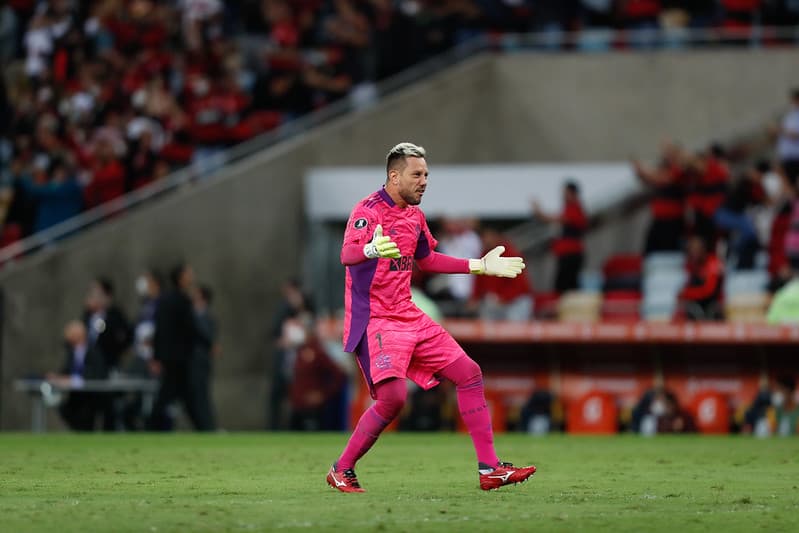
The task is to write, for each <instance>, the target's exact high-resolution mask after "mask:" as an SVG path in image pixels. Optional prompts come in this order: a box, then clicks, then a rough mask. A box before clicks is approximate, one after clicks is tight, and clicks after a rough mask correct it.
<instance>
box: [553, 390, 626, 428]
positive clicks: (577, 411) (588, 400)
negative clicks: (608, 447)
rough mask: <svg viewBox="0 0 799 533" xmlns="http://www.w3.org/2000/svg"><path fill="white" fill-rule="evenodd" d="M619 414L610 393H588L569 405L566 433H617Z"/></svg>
mask: <svg viewBox="0 0 799 533" xmlns="http://www.w3.org/2000/svg"><path fill="white" fill-rule="evenodd" d="M618 413H619V410H618V407H617V406H616V401H615V400H614V398H613V396H612V395H611V394H610V393H608V392H603V391H591V392H588V393H587V394H584V395H583V396H582V397H580V398H578V399H577V400H575V401H573V402H571V403H570V404H569V407H568V411H567V416H566V431H568V432H569V433H593V434H613V433H616V431H617V430H618V422H617V419H618Z"/></svg>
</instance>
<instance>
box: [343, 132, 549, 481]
mask: <svg viewBox="0 0 799 533" xmlns="http://www.w3.org/2000/svg"><path fill="white" fill-rule="evenodd" d="M386 173H387V177H386V183H385V185H384V186H383V188H382V189H380V190H379V191H377V192H375V193H374V194H371V195H370V196H368V197H366V198H365V199H363V200H362V201H360V202H359V203H358V204H357V205H356V206H355V208H354V209H353V211H352V213H351V215H350V218H349V221H348V222H347V229H346V231H345V234H344V244H343V246H342V249H341V262H342V263H343V264H344V265H345V266H346V267H347V275H346V285H345V295H344V300H345V311H346V316H345V320H344V349H345V350H346V351H348V352H353V353H354V354H355V355H356V358H357V360H358V365H359V366H360V368H361V372H362V373H363V377H364V379H365V380H366V384H367V386H368V387H369V392H370V394H371V395H372V398H374V399H375V403H374V404H373V405H372V406H371V407H370V408H369V409H367V410H366V412H365V413H364V414H363V415H362V416H361V419H360V420H359V421H358V425H357V427H356V428H355V430H354V431H353V433H352V436H351V437H350V440H349V442H348V443H347V446H346V448H345V449H344V452H343V453H342V454H341V456H340V457H339V458H338V460H337V461H336V462H335V463H333V466H332V467H331V468H330V472H328V475H327V482H328V484H329V485H330V486H331V487H334V488H336V489H338V490H340V491H342V492H363V489H362V488H361V486H360V484H359V483H358V479H357V477H356V476H355V470H354V468H355V463H356V462H357V461H358V459H360V458H361V457H362V456H363V455H364V454H365V453H366V452H367V451H369V449H370V448H371V447H372V446H373V445H374V443H375V442H376V441H377V438H378V437H379V436H380V433H381V432H382V431H383V430H384V429H385V428H386V426H388V425H389V424H390V423H391V421H392V420H394V419H395V418H396V417H397V415H399V413H400V411H401V410H402V407H403V405H404V404H405V397H406V394H407V388H406V385H405V378H406V377H407V378H410V379H412V380H413V381H414V382H415V383H416V384H418V385H419V386H420V387H422V388H423V389H430V388H432V387H434V386H436V385H437V384H438V383H439V379H441V378H444V379H448V380H450V381H452V382H453V383H454V384H455V387H456V391H457V396H458V408H459V411H460V413H461V416H462V417H463V421H464V423H465V425H466V427H467V428H468V430H469V434H470V435H471V438H472V442H473V444H474V448H475V451H476V452H477V461H478V471H479V475H480V488H481V489H483V490H490V489H497V488H499V487H501V486H503V485H510V484H514V483H519V482H522V481H525V480H527V478H529V477H530V476H532V475H533V474H534V473H535V470H536V469H535V467H534V466H528V467H524V468H517V467H514V466H513V465H512V464H510V463H505V462H501V461H500V460H499V459H498V458H497V454H496V452H495V451H494V436H493V430H492V428H491V417H490V414H489V412H488V408H487V406H486V401H485V396H484V393H483V375H482V372H481V370H480V367H479V366H478V365H477V363H475V362H474V361H473V360H472V359H471V358H470V357H469V356H468V355H466V353H465V352H464V351H463V349H462V348H461V347H460V346H459V345H458V343H457V342H455V340H454V339H453V338H452V337H451V336H450V334H449V333H447V332H446V331H445V330H444V329H443V328H442V327H441V326H440V325H439V324H437V323H436V322H433V320H431V319H430V318H429V317H428V316H427V315H425V314H424V313H423V312H422V311H421V310H420V309H419V308H418V307H416V306H415V305H414V304H413V303H412V302H411V290H410V288H411V273H412V269H413V264H414V262H416V264H417V265H419V268H421V269H422V270H426V271H428V272H439V273H449V274H461V273H464V274H465V273H472V274H481V275H489V276H500V277H507V278H514V277H516V276H517V275H519V274H520V273H521V272H522V270H523V269H524V266H525V265H524V261H523V260H522V258H521V257H502V252H504V251H505V248H504V247H502V246H498V247H496V248H494V249H493V250H491V251H490V252H488V253H487V254H486V255H485V256H484V257H483V258H481V259H458V258H455V257H451V256H447V255H444V254H440V253H438V252H436V251H435V247H436V244H437V241H436V240H435V238H433V236H432V234H431V233H430V230H429V229H428V227H427V221H426V220H425V216H424V213H422V211H421V210H420V209H419V208H418V207H416V206H418V205H419V203H420V202H421V201H422V196H423V195H424V192H425V189H426V187H427V176H428V170H427V162H426V161H425V150H424V148H422V147H420V146H416V145H414V144H411V143H400V144H398V145H397V146H395V147H394V148H392V149H391V151H389V153H388V156H387V158H386Z"/></svg>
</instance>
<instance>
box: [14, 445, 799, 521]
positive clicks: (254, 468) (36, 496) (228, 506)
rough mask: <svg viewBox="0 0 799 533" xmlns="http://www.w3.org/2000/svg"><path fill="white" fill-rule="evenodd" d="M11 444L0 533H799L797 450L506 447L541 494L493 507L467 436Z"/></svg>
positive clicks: (496, 495)
mask: <svg viewBox="0 0 799 533" xmlns="http://www.w3.org/2000/svg"><path fill="white" fill-rule="evenodd" d="M345 439H346V435H343V434H277V435H276V434H267V433H264V434H219V435H191V434H179V435H131V434H127V435H47V436H30V435H0V531H3V532H9V533H10V532H15V533H16V532H28V531H47V532H52V531H56V532H58V533H65V532H69V531H80V532H82V533H84V532H90V531H114V532H118V531H136V532H158V533H163V532H168V531H175V532H189V531H213V532H216V531H271V530H278V529H287V530H295V529H296V530H306V531H320V530H345V531H412V532H414V533H416V532H420V531H533V530H536V531H577V530H583V531H598V530H603V531H675V530H680V531H719V530H723V531H725V533H728V532H732V531H756V530H762V531H798V530H799V488H797V487H798V486H799V439H773V440H765V441H761V440H755V439H752V438H746V437H656V438H652V439H644V438H639V437H635V436H619V437H605V438H601V437H597V438H588V437H565V436H551V437H547V438H532V437H529V436H525V435H500V436H498V437H497V448H498V449H499V451H500V453H501V457H502V458H503V459H506V460H511V461H514V462H516V463H526V462H528V461H529V462H533V463H535V464H536V465H537V466H538V468H539V471H538V473H537V474H536V475H535V476H533V478H532V479H531V481H530V482H528V483H526V484H524V485H517V486H512V487H507V488H503V489H502V490H500V491H495V492H488V493H486V492H483V491H480V490H479V489H478V487H477V475H476V472H475V469H476V466H475V460H474V457H473V455H472V454H473V452H472V449H471V443H470V441H469V439H468V436H465V435H454V434H389V435H385V436H384V437H383V438H382V439H381V440H380V442H379V443H378V444H377V446H376V447H375V448H374V449H373V450H372V452H371V453H370V454H369V455H367V456H366V457H365V458H364V459H363V460H362V461H361V462H360V463H359V465H358V477H359V479H360V481H361V483H362V485H363V486H364V488H366V490H367V491H368V492H367V493H365V494H342V493H339V492H337V491H334V490H332V489H329V488H327V487H326V485H325V482H324V478H325V474H326V472H327V469H328V467H329V464H330V462H331V460H332V459H333V458H334V457H335V456H336V455H337V453H338V452H339V451H340V449H341V447H342V446H343V445H344V442H345Z"/></svg>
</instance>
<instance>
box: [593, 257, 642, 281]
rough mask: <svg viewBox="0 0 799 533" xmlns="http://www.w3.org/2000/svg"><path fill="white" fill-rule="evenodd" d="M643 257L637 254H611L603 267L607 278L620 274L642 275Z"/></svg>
mask: <svg viewBox="0 0 799 533" xmlns="http://www.w3.org/2000/svg"><path fill="white" fill-rule="evenodd" d="M642 268H643V259H642V258H641V256H640V255H636V254H617V255H612V256H610V257H609V258H608V259H607V260H606V261H605V264H604V266H603V267H602V273H603V274H604V275H605V279H607V278H614V277H619V276H629V275H638V276H640V275H641V272H642Z"/></svg>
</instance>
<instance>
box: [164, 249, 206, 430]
mask: <svg viewBox="0 0 799 533" xmlns="http://www.w3.org/2000/svg"><path fill="white" fill-rule="evenodd" d="M170 280H171V282H172V285H173V287H172V288H171V289H170V290H169V291H167V292H166V293H165V294H164V295H163V296H162V297H161V299H160V301H159V303H158V308H157V309H156V311H155V338H154V340H153V359H154V360H155V361H156V364H157V365H160V374H161V388H160V389H159V391H158V396H157V397H156V400H155V404H154V406H153V410H152V414H151V416H150V423H149V428H150V429H153V430H161V431H164V430H168V429H171V427H172V420H171V417H170V416H169V412H168V410H169V408H170V407H171V406H172V405H173V403H174V402H176V401H177V400H180V401H181V402H182V403H183V406H184V407H185V409H186V414H187V415H188V416H189V419H190V420H191V422H192V424H193V425H194V427H195V428H196V429H198V430H201V431H202V430H210V429H211V428H210V427H208V425H207V424H206V423H205V421H204V420H203V417H201V416H199V414H198V412H197V409H196V405H195V401H194V397H193V395H192V391H191V381H190V375H191V374H190V372H191V362H192V359H193V358H194V350H195V348H196V346H197V344H198V342H199V335H198V332H197V326H196V322H195V316H194V307H193V305H192V301H191V299H190V294H191V292H192V290H193V287H194V270H193V269H192V268H191V267H190V266H189V265H186V264H181V265H179V266H177V267H175V268H174V269H172V272H171V273H170Z"/></svg>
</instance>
